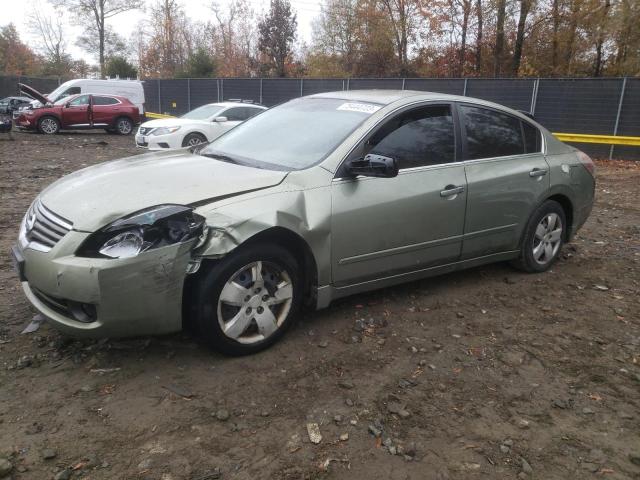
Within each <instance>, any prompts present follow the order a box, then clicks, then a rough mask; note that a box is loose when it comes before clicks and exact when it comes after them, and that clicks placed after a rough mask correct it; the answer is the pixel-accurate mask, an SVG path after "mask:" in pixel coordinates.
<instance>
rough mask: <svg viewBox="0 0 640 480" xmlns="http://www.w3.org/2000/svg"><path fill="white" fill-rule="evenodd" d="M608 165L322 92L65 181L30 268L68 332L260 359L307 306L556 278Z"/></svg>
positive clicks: (431, 97) (52, 200)
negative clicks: (475, 280)
mask: <svg viewBox="0 0 640 480" xmlns="http://www.w3.org/2000/svg"><path fill="white" fill-rule="evenodd" d="M593 169H594V167H593V163H592V162H591V160H590V159H589V158H588V157H587V156H586V155H584V154H583V153H581V152H579V151H578V150H576V149H574V148H572V147H570V146H567V145H565V144H563V143H561V142H559V141H558V140H556V139H555V138H554V137H553V135H551V134H550V133H549V132H548V131H547V130H546V129H544V128H543V127H542V126H540V125H539V124H537V123H536V122H535V121H533V120H532V119H530V118H528V117H527V116H525V115H522V114H520V113H518V112H516V111H514V110H510V109H508V108H505V107H502V106H500V105H496V104H493V103H490V102H485V101H482V100H477V99H472V98H468V97H455V96H448V95H441V94H435V93H424V92H412V91H348V92H333V93H323V94H318V95H311V96H308V97H303V98H299V99H296V100H292V101H290V102H287V103H284V104H282V105H280V106H278V107H276V108H273V109H271V110H267V111H265V112H264V113H262V114H261V115H258V116H256V117H254V118H252V119H250V120H248V121H247V122H245V123H243V124H241V125H239V126H238V127H236V128H234V129H233V130H230V131H229V132H227V133H226V134H224V135H222V136H221V137H219V138H218V139H216V140H215V141H214V142H213V143H211V144H209V145H207V146H202V145H200V146H196V147H193V148H190V149H183V150H179V151H172V152H161V153H149V154H145V155H141V156H137V157H132V158H126V159H122V160H116V161H112V162H108V163H104V164H101V165H98V166H94V167H90V168H86V169H84V170H80V171H78V172H76V173H74V174H71V175H69V176H67V177H64V178H62V179H60V180H58V181H57V182H55V183H54V184H52V185H51V186H49V187H48V188H46V189H45V190H44V191H43V192H42V193H41V194H40V195H39V196H38V198H37V199H36V200H35V201H34V203H33V204H32V206H31V208H30V209H29V211H28V212H27V214H26V216H25V217H24V220H23V221H22V225H21V227H20V234H19V240H18V245H17V246H15V247H14V248H13V255H14V259H15V263H16V265H17V268H18V272H19V274H20V278H21V281H22V286H23V288H24V292H25V294H26V295H27V297H28V298H29V300H30V301H31V303H32V304H33V305H34V306H35V307H36V308H37V309H38V310H39V311H40V312H42V313H43V314H44V315H45V316H46V317H48V318H49V319H50V320H51V322H52V323H53V324H54V325H55V326H57V327H58V328H60V329H61V330H63V331H65V332H68V333H70V334H73V335H77V336H109V337H113V336H132V335H147V334H160V333H168V332H174V331H177V330H180V329H181V328H183V326H185V325H187V324H191V325H193V326H194V327H195V328H196V329H197V330H198V332H200V335H201V337H202V338H204V339H206V341H208V342H209V344H210V345H212V346H213V347H215V348H216V349H218V350H221V351H223V352H226V353H229V354H247V353H252V352H256V351H258V350H260V349H263V348H265V347H267V346H269V345H271V344H272V343H273V342H275V341H276V340H277V339H279V338H280V337H281V336H282V334H283V333H284V332H285V331H286V330H287V328H288V327H289V326H290V325H291V324H292V322H293V321H294V319H295V318H296V315H297V314H298V312H299V310H300V309H301V308H302V306H303V305H310V306H312V307H314V308H323V307H326V306H327V305H329V303H330V302H331V301H332V300H334V299H336V298H339V297H344V296H346V295H351V294H353V293H357V292H363V291H367V290H372V289H376V288H381V287H386V286H389V285H394V284H398V283H401V282H407V281H411V280H415V279H419V278H423V277H427V276H430V275H436V274H439V273H443V272H450V271H453V270H459V269H462V268H467V267H471V266H476V265H481V264H486V263H490V262H497V261H505V260H510V261H512V262H513V263H514V264H515V265H516V266H518V267H520V268H522V269H524V270H526V271H529V272H543V271H545V270H547V269H548V268H549V267H550V266H551V265H552V264H553V262H554V260H555V259H556V258H557V257H558V255H559V252H560V249H561V247H562V244H563V243H565V242H568V241H570V239H571V237H572V235H573V234H574V233H575V232H576V231H577V230H578V229H579V228H580V227H581V226H582V224H583V223H584V222H585V220H586V219H587V217H588V215H589V213H590V211H591V207H592V204H593V195H594V185H595V181H594V176H593V173H594V172H593Z"/></svg>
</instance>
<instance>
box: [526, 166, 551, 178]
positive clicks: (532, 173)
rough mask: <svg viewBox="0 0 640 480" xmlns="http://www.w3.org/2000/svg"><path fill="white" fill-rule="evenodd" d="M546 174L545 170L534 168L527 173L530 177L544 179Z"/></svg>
mask: <svg viewBox="0 0 640 480" xmlns="http://www.w3.org/2000/svg"><path fill="white" fill-rule="evenodd" d="M546 174H547V169H546V168H534V169H533V170H531V171H530V172H529V176H530V177H544V176H545V175H546Z"/></svg>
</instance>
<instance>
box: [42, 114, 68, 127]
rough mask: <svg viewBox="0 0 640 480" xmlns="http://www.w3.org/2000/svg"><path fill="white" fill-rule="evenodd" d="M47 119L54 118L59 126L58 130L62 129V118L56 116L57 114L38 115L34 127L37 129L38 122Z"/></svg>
mask: <svg viewBox="0 0 640 480" xmlns="http://www.w3.org/2000/svg"><path fill="white" fill-rule="evenodd" d="M47 117H51V118H55V119H56V120H57V122H58V123H59V124H60V128H62V118H61V117H60V115H58V114H57V113H49V112H47V113H44V114H42V115H40V116H39V117H38V120H36V125H37V126H38V127H39V126H40V122H41V121H42V120H44V119H45V118H47Z"/></svg>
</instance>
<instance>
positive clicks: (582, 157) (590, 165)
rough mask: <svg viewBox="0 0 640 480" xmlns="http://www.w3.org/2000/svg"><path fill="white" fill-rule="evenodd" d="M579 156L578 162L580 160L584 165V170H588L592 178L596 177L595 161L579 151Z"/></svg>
mask: <svg viewBox="0 0 640 480" xmlns="http://www.w3.org/2000/svg"><path fill="white" fill-rule="evenodd" d="M577 155H578V160H580V163H582V165H584V168H586V169H587V171H588V172H589V173H590V174H591V176H592V177H595V176H596V165H595V164H594V163H593V160H591V157H590V156H589V155H587V154H586V153H584V152H581V151H580V150H578V151H577Z"/></svg>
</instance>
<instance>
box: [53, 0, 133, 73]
mask: <svg viewBox="0 0 640 480" xmlns="http://www.w3.org/2000/svg"><path fill="white" fill-rule="evenodd" d="M50 2H51V3H52V4H53V5H54V6H57V7H63V8H66V9H67V10H68V11H69V12H70V13H71V14H72V15H73V18H74V19H75V21H76V23H77V24H78V25H80V26H82V27H83V28H84V34H83V37H84V41H83V42H81V46H84V47H85V48H86V50H87V51H88V52H90V53H92V54H97V57H98V64H99V65H100V76H104V69H105V59H106V56H105V50H106V45H108V43H109V41H110V38H109V36H108V34H109V29H108V25H107V20H109V19H111V18H113V17H115V16H116V15H119V14H121V13H124V12H128V11H130V10H135V9H137V8H140V6H141V5H142V0H50Z"/></svg>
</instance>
